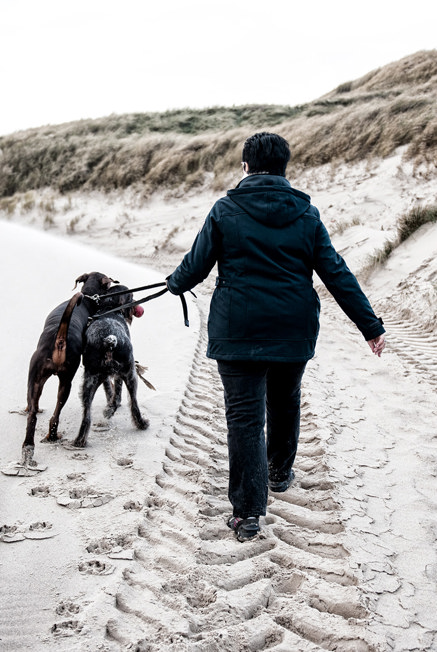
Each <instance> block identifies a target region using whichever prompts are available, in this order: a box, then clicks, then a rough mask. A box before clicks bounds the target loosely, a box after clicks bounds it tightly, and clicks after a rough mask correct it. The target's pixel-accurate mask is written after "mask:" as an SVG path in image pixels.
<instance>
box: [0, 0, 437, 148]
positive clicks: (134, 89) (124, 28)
mask: <svg viewBox="0 0 437 652" xmlns="http://www.w3.org/2000/svg"><path fill="white" fill-rule="evenodd" d="M436 24H437V3H436V2H435V0H414V2H409V3H399V0H396V1H395V0H367V1H366V2H352V1H351V0H300V1H299V2H295V0H270V1H264V2H261V1H260V0H253V1H249V0H247V1H246V2H243V1H241V0H210V1H208V0H203V1H201V0H153V1H152V2H151V1H149V0H122V1H119V0H74V1H70V2H67V1H66V0H0V79H1V97H2V99H1V103H0V135H2V134H6V133H10V132H12V131H15V130H19V129H26V128H28V127H37V126H42V125H46V124H58V123H61V122H67V121H70V120H79V119H82V118H97V117H103V116H106V115H110V114H112V113H130V112H143V111H165V110H167V109H174V108H184V107H191V108H203V107H209V106H217V105H220V106H232V105H240V104H252V103H255V104H288V105H292V106H294V105H296V104H301V103H304V102H307V101H310V100H314V99H317V98H318V97H320V96H321V95H323V94H324V93H327V92H329V91H330V90H332V89H334V88H336V87H337V86H338V85H339V84H342V83H343V82H347V81H351V80H352V79H356V78H358V77H360V76H362V75H364V74H366V73H367V72H370V71H371V70H374V69H375V68H378V67H380V66H384V65H385V64H387V63H390V62H392V61H396V60H398V59H400V58H402V57H404V56H407V55H409V54H413V53H415V52H417V51H418V50H431V49H434V48H436V47H437V36H436V34H437V30H436Z"/></svg>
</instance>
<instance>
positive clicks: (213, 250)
mask: <svg viewBox="0 0 437 652" xmlns="http://www.w3.org/2000/svg"><path fill="white" fill-rule="evenodd" d="M213 211H214V208H213V209H212V211H211V212H210V213H209V215H208V217H207V218H206V220H205V223H204V225H203V227H202V229H201V230H200V231H199V233H198V234H197V236H196V239H195V240H194V242H193V245H192V247H191V251H189V252H188V253H187V254H186V255H185V256H184V258H183V260H182V262H181V264H180V265H179V266H178V267H177V268H176V269H175V270H174V272H173V273H172V274H170V276H168V277H167V279H166V280H167V287H168V289H169V290H170V292H171V293H172V294H183V293H184V292H187V291H188V290H191V288H193V287H194V286H195V285H197V284H198V283H201V282H202V281H203V280H204V279H205V278H206V277H207V276H208V274H209V273H210V271H211V270H212V268H213V267H214V265H215V263H216V261H217V256H218V248H219V243H220V234H219V230H218V228H217V225H216V223H215V220H214V217H213Z"/></svg>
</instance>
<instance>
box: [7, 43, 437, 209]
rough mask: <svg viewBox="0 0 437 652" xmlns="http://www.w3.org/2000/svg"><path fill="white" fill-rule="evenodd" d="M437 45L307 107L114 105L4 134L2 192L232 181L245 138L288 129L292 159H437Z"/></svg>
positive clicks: (219, 185) (300, 162)
mask: <svg viewBox="0 0 437 652" xmlns="http://www.w3.org/2000/svg"><path fill="white" fill-rule="evenodd" d="M436 106H437V50H432V51H427V52H418V53H416V54H415V55H412V56H410V57H406V58H405V59H402V60H401V61H399V62H395V63H393V64H390V65H389V66H385V67H383V68H381V69H378V70H375V71H372V72H371V73H369V74H368V75H366V76H365V77H362V78H361V79H358V80H355V81H352V82H346V83H344V84H342V85H341V86H339V87H338V88H337V89H335V90H334V91H332V92H331V93H328V94H327V95H325V96H324V97H322V98H320V99H319V100H316V101H314V102H311V103H309V104H306V105H302V106H297V107H288V106H275V105H265V106H262V105H250V106H240V107H236V106H234V107H212V108H209V109H203V110H197V111H195V110H190V109H181V110H175V111H167V112H164V113H135V114H126V115H121V116H117V115H112V116H109V117H106V118H101V119H98V120H81V121H78V122H72V123H67V124H63V125H56V126H47V127H41V128H39V129H31V130H27V131H22V132H17V133H15V134H10V135H8V136H3V137H1V138H0V197H12V196H13V195H14V194H15V193H25V192H27V191H30V190H33V189H37V188H43V187H48V186H51V187H53V188H54V189H57V190H59V191H60V192H62V193H68V192H71V191H75V190H79V189H99V190H104V191H112V190H116V189H123V188H127V187H130V186H133V187H135V188H138V189H140V190H141V192H142V193H143V194H145V195H150V194H151V193H153V192H155V191H157V190H160V189H165V190H168V189H179V191H180V189H182V190H189V189H190V188H193V187H197V186H203V187H206V186H209V187H212V188H214V189H215V190H223V189H225V188H226V187H227V183H228V180H229V176H230V175H232V173H233V171H235V170H237V169H238V166H239V163H240V156H241V148H242V144H243V142H244V140H245V139H246V138H247V136H249V135H250V134H252V133H254V132H255V131H261V130H268V131H275V132H277V133H280V134H281V135H282V136H284V137H285V138H287V140H288V141H289V143H290V145H291V150H292V158H291V165H290V167H294V168H302V167H311V166H319V165H322V164H325V163H334V164H335V163H336V162H342V161H345V162H355V161H359V160H361V159H365V158H371V157H375V156H378V157H386V156H389V155H390V154H392V153H393V152H394V151H395V150H396V148H398V147H399V146H405V156H406V157H407V158H409V159H411V160H414V161H415V162H416V163H417V165H421V166H422V167H425V168H428V169H435V161H436V159H437V111H436Z"/></svg>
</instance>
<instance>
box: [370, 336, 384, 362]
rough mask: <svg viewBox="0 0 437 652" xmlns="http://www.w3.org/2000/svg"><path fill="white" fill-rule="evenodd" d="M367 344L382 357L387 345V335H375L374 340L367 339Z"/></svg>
mask: <svg viewBox="0 0 437 652" xmlns="http://www.w3.org/2000/svg"><path fill="white" fill-rule="evenodd" d="M367 344H368V345H369V346H370V348H371V349H372V351H373V353H374V354H375V355H377V356H378V358H380V357H381V353H382V351H383V349H384V347H385V335H384V334H382V335H378V337H375V338H374V339H373V340H367Z"/></svg>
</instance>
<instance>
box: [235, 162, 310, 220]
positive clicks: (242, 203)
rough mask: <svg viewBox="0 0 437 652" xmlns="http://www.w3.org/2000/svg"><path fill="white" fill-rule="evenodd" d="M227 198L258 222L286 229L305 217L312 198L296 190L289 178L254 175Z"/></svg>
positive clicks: (243, 181) (242, 181)
mask: <svg viewBox="0 0 437 652" xmlns="http://www.w3.org/2000/svg"><path fill="white" fill-rule="evenodd" d="M227 196H228V197H229V199H231V200H232V201H233V202H234V203H235V204H237V206H238V207H239V208H241V209H242V210H243V211H245V212H246V213H248V214H249V215H250V216H251V217H253V219H255V220H256V221H257V222H262V223H263V224H267V223H268V224H269V225H271V226H276V227H282V226H285V225H286V224H290V222H293V221H294V220H296V219H297V218H298V217H300V216H301V215H303V214H304V213H305V212H306V211H307V210H308V208H309V206H310V204H311V198H310V196H309V195H306V194H305V193H304V192H301V191H300V190H296V189H295V188H292V187H291V185H290V183H289V181H287V179H285V177H280V176H276V175H273V174H272V175H270V174H254V175H250V176H248V177H245V178H244V179H242V180H241V181H240V183H239V184H238V186H237V187H236V188H235V189H233V190H228V192H227Z"/></svg>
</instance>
